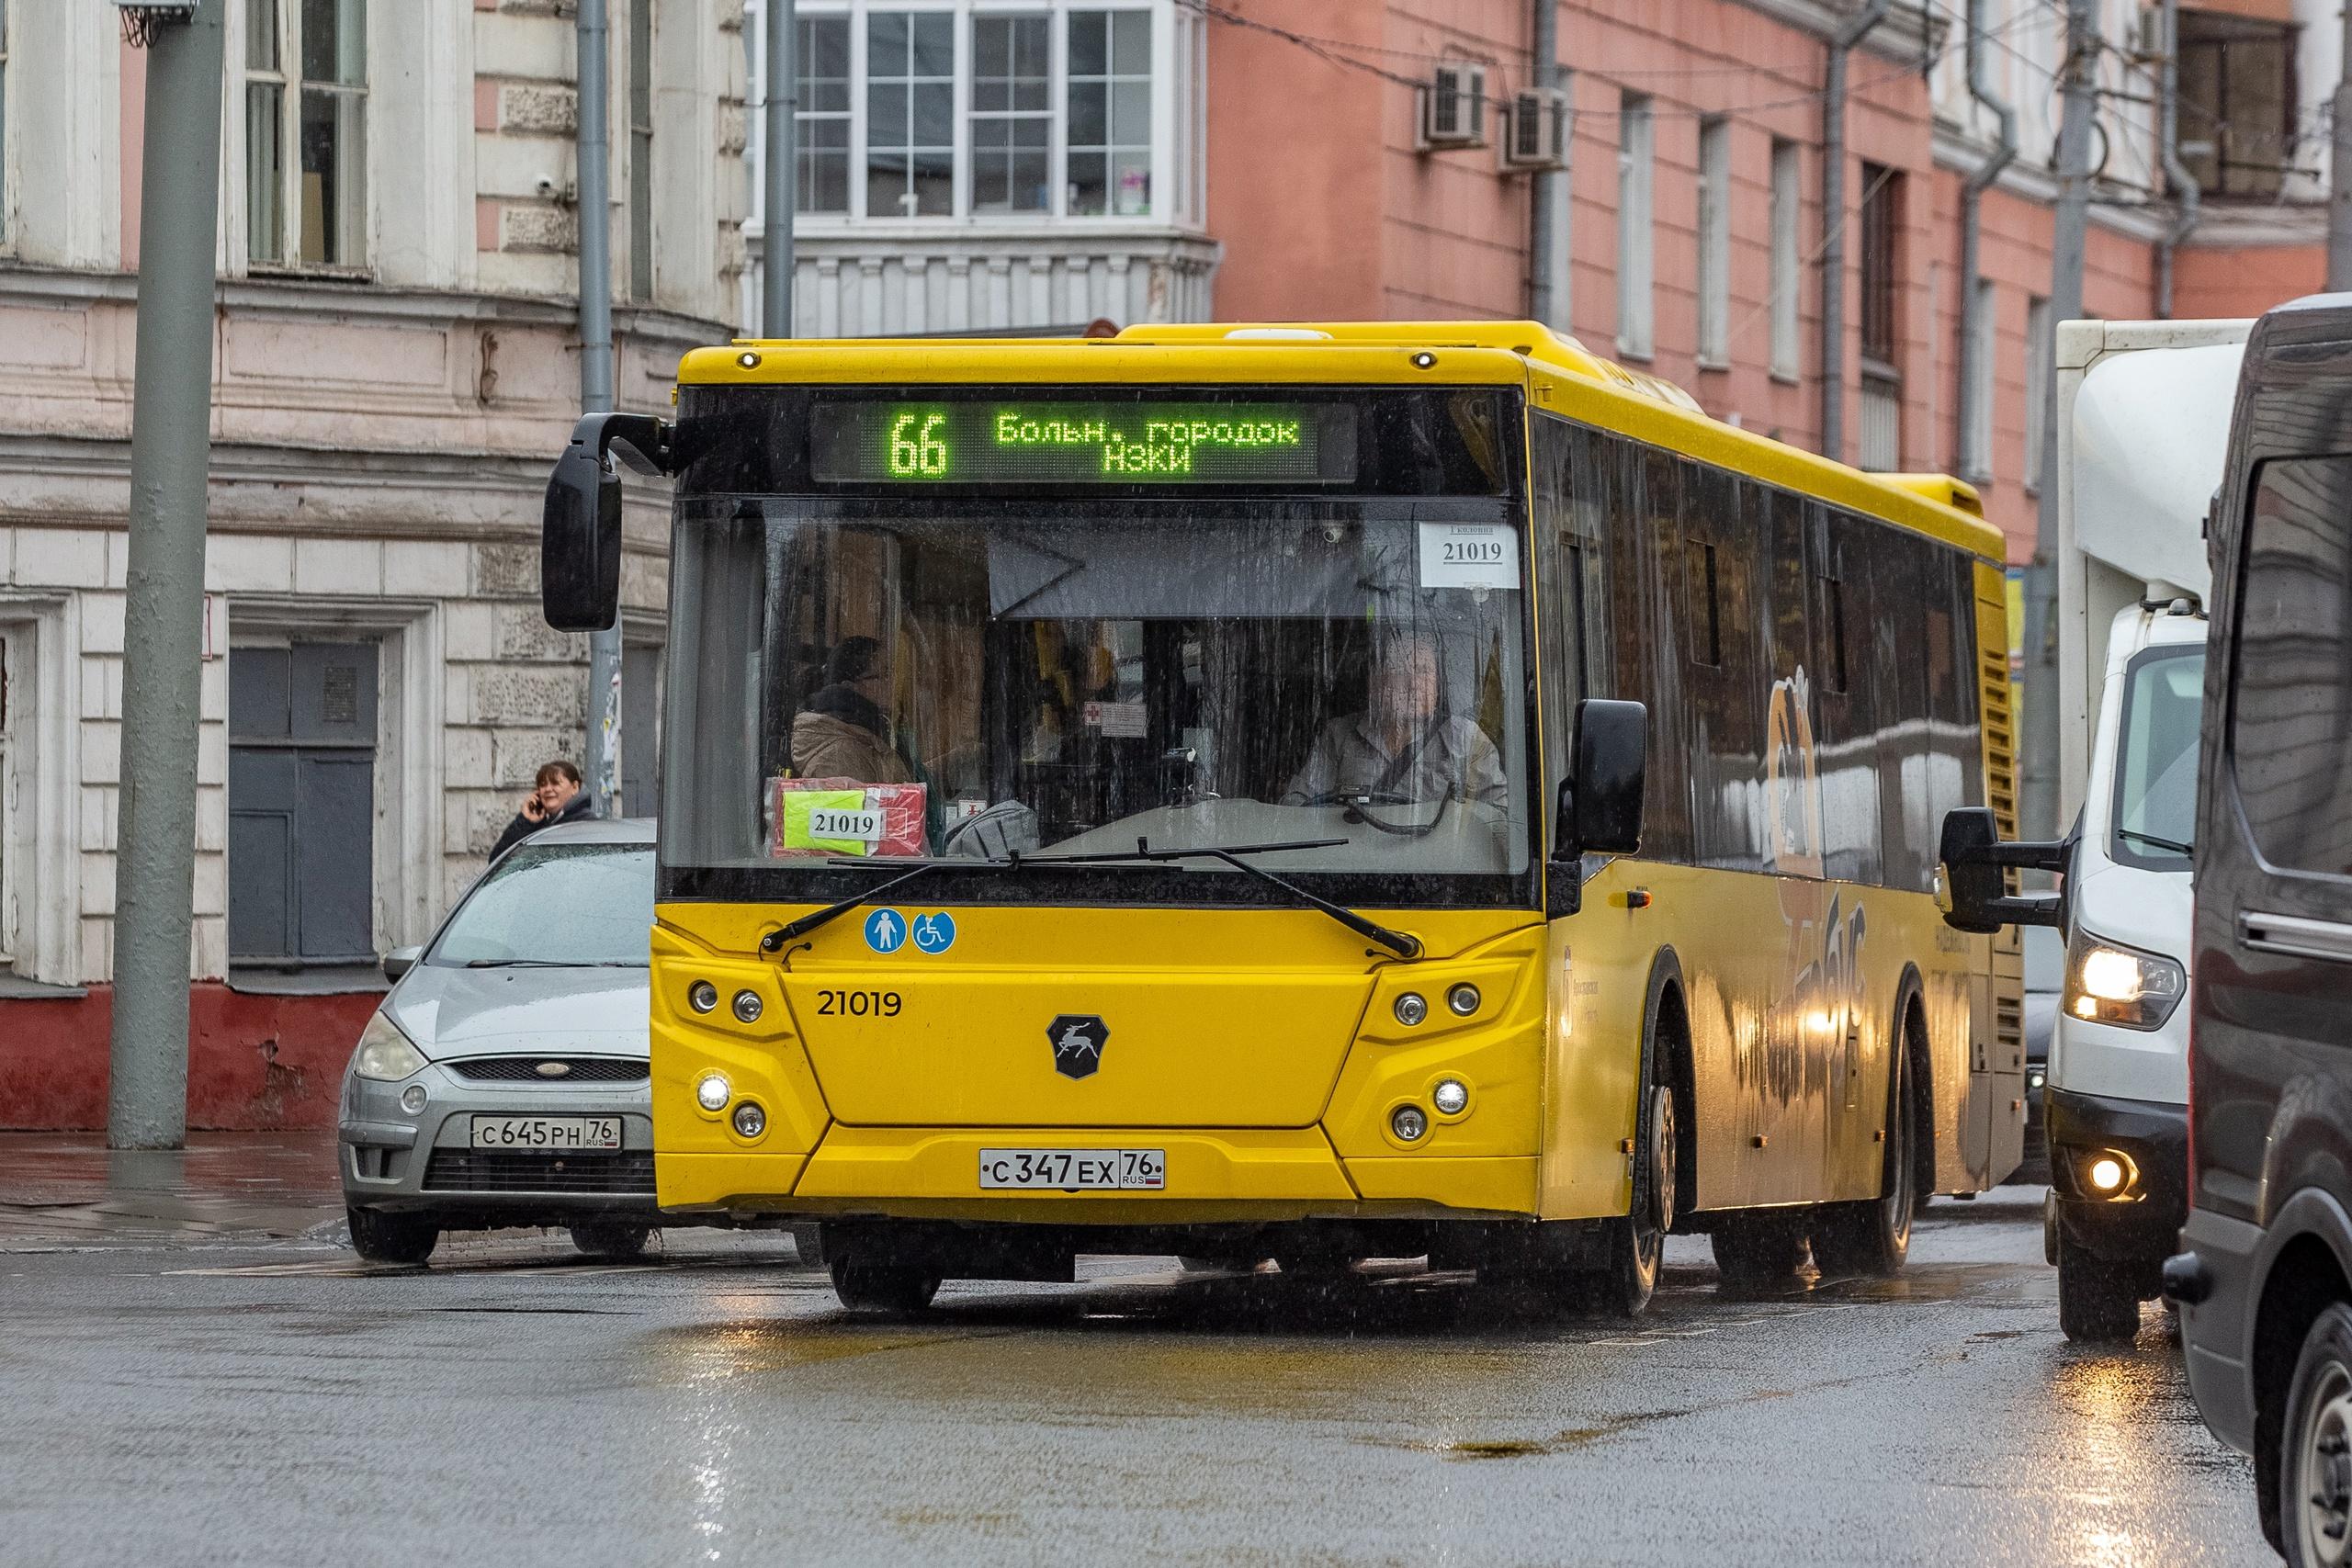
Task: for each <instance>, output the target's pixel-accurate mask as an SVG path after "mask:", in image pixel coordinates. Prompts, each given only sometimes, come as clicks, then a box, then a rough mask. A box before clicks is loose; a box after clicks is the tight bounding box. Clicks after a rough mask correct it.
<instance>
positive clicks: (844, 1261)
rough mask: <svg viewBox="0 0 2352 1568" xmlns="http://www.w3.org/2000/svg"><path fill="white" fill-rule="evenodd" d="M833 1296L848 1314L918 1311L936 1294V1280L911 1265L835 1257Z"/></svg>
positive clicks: (937, 1289) (931, 1275) (833, 1261)
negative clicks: (848, 1311) (845, 1308)
mask: <svg viewBox="0 0 2352 1568" xmlns="http://www.w3.org/2000/svg"><path fill="white" fill-rule="evenodd" d="M828 1267H829V1268H830V1269H831V1270H832V1276H833V1294H834V1295H835V1296H837V1297H839V1298H840V1300H841V1303H842V1305H843V1306H845V1307H847V1308H848V1309H849V1310H850V1311H852V1312H921V1311H922V1309H923V1308H925V1307H927V1306H929V1305H930V1304H931V1298H932V1297H933V1296H935V1295H937V1294H938V1293H939V1284H940V1277H939V1276H938V1275H936V1274H933V1273H929V1272H927V1271H926V1270H924V1269H922V1266H920V1265H918V1264H911V1263H867V1262H865V1261H862V1260H860V1259H858V1258H833V1259H832V1260H831V1262H830V1263H829V1265H828Z"/></svg>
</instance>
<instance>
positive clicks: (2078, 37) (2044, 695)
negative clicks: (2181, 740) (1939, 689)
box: [2018, 0, 2098, 839]
mask: <svg viewBox="0 0 2352 1568" xmlns="http://www.w3.org/2000/svg"><path fill="white" fill-rule="evenodd" d="M2097 5H2098V0H2066V65H2065V75H2064V91H2065V108H2064V113H2063V114H2062V115H2061V116H2060V118H2059V121H2058V180H2059V185H2058V207H2057V211H2056V213H2055V215H2054V218H2053V220H2052V231H2051V250H2050V321H2051V323H2052V328H2053V333H2052V335H2053V336H2054V335H2055V333H2054V329H2055V327H2056V325H2057V323H2059V322H2061V321H2075V320H2078V319H2079V318H2080V317H2081V316H2082V313H2083V243H2084V237H2085V234H2086V231H2087V230H2088V229H2089V227H2090V207H2091V124H2092V121H2093V119H2094V118H2096V117H2097V116H2098V83H2097V81H2096V78H2095V75H2094V73H2095V72H2096V70H2097V68H2098V10H2097ZM2034 370H2035V373H2036V374H2038V375H2040V376H2041V377H2042V378H2044V379H2043V381H2042V383H2041V386H2040V387H2039V388H2037V389H2034V390H2033V394H2032V395H2034V396H2038V397H2040V398H2041V400H2042V403H2041V409H2042V418H2041V495H2040V497H2039V498H2038V501H2037V503H2036V505H2035V507H2034V526H2033V564H2032V565H2031V566H2030V567H2028V568H2027V569H2026V574H2025V692H2024V699H2025V745H2024V747H2023V749H2022V759H2023V763H2024V765H2023V766H2022V767H2021V768H2020V769H2019V771H2018V773H2019V776H2018V832H2019V833H2021V834H2022V835H2023V836H2024V837H2026V838H2029V839H2054V838H2056V837H2057V836H2058V835H2059V833H2060V832H2061V831H2062V830H2063V829H2064V823H2062V822H2060V821H2059V819H2058V809H2059V801H2058V750H2059V744H2058V741H2059V735H2058V730H2059V714H2058V504H2059V502H2058V487H2059V485H2060V484H2061V483H2063V482H2064V479H2063V476H2062V475H2061V474H2060V473H2059V471H2058V377H2057V372H2056V367H2054V366H2049V365H2040V366H2036V367H2034Z"/></svg>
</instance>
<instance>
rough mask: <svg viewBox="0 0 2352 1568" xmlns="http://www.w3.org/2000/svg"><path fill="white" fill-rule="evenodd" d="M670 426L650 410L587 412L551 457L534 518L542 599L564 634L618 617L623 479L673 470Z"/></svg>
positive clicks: (593, 628) (587, 629)
mask: <svg viewBox="0 0 2352 1568" xmlns="http://www.w3.org/2000/svg"><path fill="white" fill-rule="evenodd" d="M672 434H673V427H672V426H670V425H668V424H666V423H663V422H662V421H661V420H658V419H655V418H654V417H652V416H651V415H650V414H639V413H592V414H589V415H587V416H586V417H585V418H583V419H582V420H581V422H580V423H578V424H575V425H573V426H572V427H571V446H567V447H565V448H564V449H563V455H562V456H561V457H558V458H557V459H556V460H555V472H554V473H553V474H551V475H549V476H548V498H547V505H546V507H545V509H544V510H543V511H542V512H541V513H540V519H539V604H540V608H541V609H542V610H543V611H544V612H545V613H546V615H547V619H548V625H549V626H553V627H555V629H556V630H558V631H562V632H600V631H603V630H604V629H605V627H607V626H611V625H612V624H613V623H614V622H615V621H616V620H617V619H618V618H619V616H620V607H621V477H620V474H619V473H618V472H617V471H616V469H615V468H614V467H613V462H612V459H613V458H614V457H619V458H620V459H621V460H622V461H624V462H626V463H628V466H629V467H630V468H635V469H636V470H637V471H639V473H644V474H662V473H670V472H673V471H674V469H673V466H672V464H673V457H672V451H671V445H670V438H671V435H672Z"/></svg>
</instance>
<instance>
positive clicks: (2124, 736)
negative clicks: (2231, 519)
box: [1946, 321, 2253, 1340]
mask: <svg viewBox="0 0 2352 1568" xmlns="http://www.w3.org/2000/svg"><path fill="white" fill-rule="evenodd" d="M2252 324H2253V323H2252V322H2250V321H2068V322H2065V323H2064V324H2062V325H2061V326H2060V327H2059V329H2058V334H2057V393H2058V420H2057V430H2056V435H2057V439H2058V443H2059V447H2058V472H2059V492H2058V494H2057V496H2056V497H2055V498H2054V499H2055V501H2056V503H2057V507H2058V541H2059V557H2058V621H2057V633H2058V653H2059V676H2058V682H2059V684H2058V703H2059V711H2060V719H2059V723H2060V731H2061V735H2062V743H2061V751H2060V772H2059V785H2060V800H2061V803H2062V804H2061V819H2062V820H2064V819H2067V818H2071V819H2072V820H2073V822H2074V827H2073V829H2071V831H2070V832H2069V833H2068V834H2067V837H2066V839H2065V840H2064V843H2063V845H2030V844H2018V845H2000V846H1997V847H1996V850H1995V851H1993V852H1985V850H1984V847H1983V844H1982V840H1983V839H1984V838H1989V837H1990V835H1989V832H1983V831H1981V830H1980V833H1979V837H1978V840H1977V852H1976V853H1975V855H1974V856H1973V858H1974V861H1975V863H1976V864H1977V865H1978V866H1979V867H1981V868H1983V869H1982V870H1980V872H1979V874H1977V875H1976V876H1975V877H1973V878H1972V877H1971V876H1969V875H1968V874H1967V873H1966V871H1965V870H1964V869H1962V867H1961V866H1960V865H1958V864H1956V863H1951V857H1950V856H1949V855H1948V857H1947V861H1948V864H1947V874H1949V875H1950V876H1951V885H1952V889H1953V892H1952V902H1953V905H1954V913H1953V919H1954V923H1956V924H1962V923H1964V922H1967V921H1969V920H1971V919H1973V921H1974V922H1975V923H1976V925H1977V928H1978V929H1985V922H1987V921H1989V922H1991V923H1992V924H1994V925H1997V924H1998V923H1999V921H2000V920H2001V919H2004V918H2006V919H2016V920H2018V922H2019V923H2020V924H2038V925H2049V926H2054V927H2056V928H2058V930H2059V931H2062V932H2063V933H2064V937H2065V944H2066V957H2065V964H2064V979H2063V982H2062V987H2061V990H2060V993H2059V998H2058V1007H2057V1016H2056V1021H2055V1022H2054V1024H2053V1025H2052V1033H2051V1039H2050V1044H2049V1057H2048V1062H2047V1065H2046V1069H2045V1070H2046V1081H2045V1083H2044V1086H2043V1091H2042V1092H2043V1096H2044V1101H2043V1114H2042V1117H2041V1122H2042V1127H2043V1132H2044V1136H2045V1138H2046V1140H2047V1145H2048V1148H2049V1154H2050V1183H2051V1186H2050V1196H2049V1199H2048V1201H2047V1208H2046V1210H2045V1213H2044V1246H2045V1248H2046V1251H2047V1253H2048V1255H2049V1258H2050V1261H2051V1262H2052V1263H2053V1264H2055V1265H2056V1266H2057V1269H2058V1317H2059V1324H2060V1326H2061V1327H2062V1328H2063V1329H2064V1331H2065V1333H2066V1335H2067V1337H2069V1338H2073V1339H2085V1340H2114V1339H2125V1338H2129V1337H2131V1335H2132V1334H2133V1333H2134V1332H2135V1331H2136V1330H2137V1328H2138V1325H2139V1318H2140V1303H2141V1302H2143V1301H2145V1300H2149V1299H2151V1298H2153V1297H2154V1296H2156V1295H2157V1294H2158V1293H2159V1285H2160V1282H2161V1281H2160V1277H2159V1271H2160V1270H2161V1269H2162V1267H2163V1264H2164V1260H2165V1258H2166V1257H2167V1256H2169V1255H2170V1254H2171V1253H2172V1252H2173V1251H2174V1249H2175V1242H2174V1238H2175V1236H2176V1235H2177V1232H2178V1230H2179V1228H2180V1224H2181V1223H2182V1221H2183V1220H2184V1219H2185V1218H2186V1216H2187V1213H2188V1009H2187V1008H2186V1007H2184V1006H2182V1005H2181V1004H2182V1003H2183V1002H2184V1001H2185V1000H2186V999H2187V997H2188V956H2189V939H2190V865H2191V861H2192V855H2193V845H2192V842H2191V840H2192V837H2193V834H2194V825H2195V821H2196V813H2197V737H2198V718H2199V710H2200V707H2201V705H2202V701H2203V694H2204V676H2205V632H2206V621H2205V603H2206V598H2207V595H2208V592H2209V588H2210V584H2209V572H2208V569H2207V566H2206V560H2205V541H2204V523H2205V515H2206V512H2207V509H2208V507H2209V505H2210V504H2211V501H2212V497H2213V493H2214V491H2215V489H2216V488H2217V487H2218V486H2219V485H2220V483H2221V479H2222V459H2223V456H2224V454H2225V452H2226V451H2227V448H2228V445H2229V430H2230V414H2231V409H2232V406H2233V402H2234V400H2235V398H2236V394H2237V381H2238V366H2239V361H2240V359H2241V358H2242V357H2243V355H2244V353H2245V338H2246V333H2247V331H2248V329H2249V328H2250V327H2251V326H2252ZM2025 700H2026V701H2027V702H2032V701H2034V700H2036V699H2035V696H2034V694H2032V693H2030V692H2029V693H2027V694H2025ZM1963 838H1965V835H1963ZM1946 842H1947V847H1948V848H1950V847H1951V845H1952V843H1953V840H1952V838H1951V834H1950V833H1948V834H1947V840H1946ZM1962 858H1963V859H1968V858H1971V857H1970V856H1969V855H1968V854H1966V853H1965V852H1963V855H1962ZM1999 865H2043V866H2063V869H2064V877H2063V880H2062V884H2061V886H2062V891H2061V892H2060V893H2059V894H2057V895H2055V896H2051V897H2027V898H2008V897H2000V896H1999V895H2000V894H2001V893H2002V891H2003V890H2002V889H2001V888H2000V885H1999V877H1998V874H1997V872H1996V870H1994V868H1995V867H1996V866H1999ZM1988 876H1989V880H1988ZM1971 889H1973V893H1974V897H1973V898H1972V897H1970V890H1971ZM1987 894H1991V895H1994V896H1995V904H1996V906H1997V907H1989V908H1988V906H1987V902H1986V897H1985V895H1987Z"/></svg>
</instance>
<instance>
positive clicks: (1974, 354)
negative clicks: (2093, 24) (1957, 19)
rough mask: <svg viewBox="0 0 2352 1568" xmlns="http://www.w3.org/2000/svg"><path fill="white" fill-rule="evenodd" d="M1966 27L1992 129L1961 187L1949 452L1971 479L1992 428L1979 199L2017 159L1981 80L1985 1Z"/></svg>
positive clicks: (1977, 97) (1973, 74)
mask: <svg viewBox="0 0 2352 1568" xmlns="http://www.w3.org/2000/svg"><path fill="white" fill-rule="evenodd" d="M1967 25H1968V49H1967V58H1968V96H1969V97H1970V98H1972V99H1973V100H1974V101H1975V102H1976V103H1977V104H1979V105H1981V106H1983V107H1985V108H1986V109H1988V110H1990V111H1991V112H1992V115H1993V123H1994V125H1995V126H1996V128H1997V130H1996V133H1995V140H1994V142H1993V145H1992V148H1991V149H1990V150H1989V151H1988V152H1986V153H1985V161H1984V162H1983V163H1982V164H1977V165H1976V167H1975V168H1974V169H1973V170H1971V171H1970V172H1969V175H1968V177H1967V178H1966V179H1965V180H1962V182H1961V186H1960V396H1959V398H1958V399H1956V400H1954V406H1955V407H1956V408H1957V409H1958V410H1959V411H1960V420H1959V439H1958V440H1957V441H1955V442H1953V443H1952V450H1953V451H1954V452H1955V453H1956V454H1958V456H1959V459H1960V460H1959V462H1958V463H1957V464H1955V465H1954V466H1955V467H1956V468H1958V469H1959V471H1960V477H1961V478H1962V479H1982V478H1983V477H1984V476H1985V475H1986V474H1988V473H1990V472H1991V471H1992V468H1993V463H1992V454H1991V453H1989V452H1986V451H1985V450H1984V449H1983V448H1984V443H1983V442H1982V441H1981V440H1980V439H1979V437H1980V436H1981V435H1982V434H1984V432H1985V430H1986V429H1989V428H1990V426H1991V424H1992V420H1991V418H1990V417H1989V415H1990V412H1991V411H1990V410H1987V409H1985V408H1983V407H1981V406H1980V405H1981V403H1982V402H1983V401H1985V400H1989V399H1990V396H1991V393H1990V389H1989V383H1985V355H1986V351H1987V350H1988V349H1989V348H1990V346H1991V345H1990V344H1988V343H1986V341H1985V339H1986V338H1987V337H1989V336H1990V335H1991V324H1990V323H1989V322H1987V321H1985V306H1984V301H1983V300H1982V299H1979V298H1978V296H1980V295H1981V294H1983V293H1984V292H1985V289H1984V282H1985V265H1984V234H1985V191H1986V190H1988V189H1989V188H1991V186H1992V184H1993V182H1994V181H1995V180H1997V179H1999V178H2000V177H2001V171H2002V170H2004V169H2006V168H2007V167H2008V166H2009V164H2010V162H2011V160H2013V159H2015V158H2016V157H2017V155H2018V111H2017V110H2016V109H2014V108H2012V107H2009V102H2008V100H2007V99H2006V98H2004V97H2002V96H1999V95H1998V94H1996V93H1995V92H1994V91H1993V86H1992V84H1991V83H1990V82H1988V81H1987V80H1985V0H1968V24H1967Z"/></svg>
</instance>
